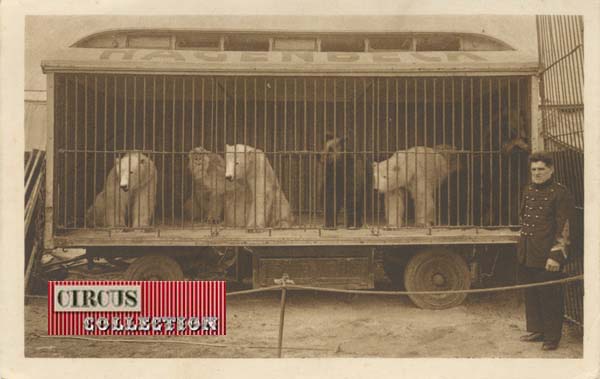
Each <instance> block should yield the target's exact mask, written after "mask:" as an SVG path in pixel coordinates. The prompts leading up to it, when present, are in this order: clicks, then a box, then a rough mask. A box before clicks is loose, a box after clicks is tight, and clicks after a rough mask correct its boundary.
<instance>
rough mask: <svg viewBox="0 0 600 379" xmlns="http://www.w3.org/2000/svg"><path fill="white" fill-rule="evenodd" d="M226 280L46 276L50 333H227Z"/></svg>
mask: <svg viewBox="0 0 600 379" xmlns="http://www.w3.org/2000/svg"><path fill="white" fill-rule="evenodd" d="M225 327H226V320H225V282H223V281H189V282H187V281H176V282H164V281H151V282H142V281H60V282H48V334H49V335H224V334H225Z"/></svg>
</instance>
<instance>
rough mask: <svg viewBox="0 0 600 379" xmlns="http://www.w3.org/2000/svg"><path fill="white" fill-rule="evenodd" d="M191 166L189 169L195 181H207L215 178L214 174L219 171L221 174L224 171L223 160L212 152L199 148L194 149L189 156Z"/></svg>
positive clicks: (189, 165)
mask: <svg viewBox="0 0 600 379" xmlns="http://www.w3.org/2000/svg"><path fill="white" fill-rule="evenodd" d="M188 158H189V164H188V169H189V170H190V173H191V174H192V178H194V180H195V181H205V180H210V179H216V178H213V177H212V176H214V175H211V174H214V173H215V172H217V171H218V170H219V169H220V170H221V172H222V171H223V169H224V165H225V164H224V163H223V158H221V157H220V156H219V155H217V154H214V153H212V152H211V151H210V150H206V149H205V148H203V147H201V146H199V147H196V148H194V149H193V150H192V151H190V152H189V154H188Z"/></svg>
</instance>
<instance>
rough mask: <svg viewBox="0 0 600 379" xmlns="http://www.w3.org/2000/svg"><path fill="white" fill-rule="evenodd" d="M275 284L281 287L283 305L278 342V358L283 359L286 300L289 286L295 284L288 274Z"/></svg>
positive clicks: (281, 305) (280, 310) (281, 307)
mask: <svg viewBox="0 0 600 379" xmlns="http://www.w3.org/2000/svg"><path fill="white" fill-rule="evenodd" d="M274 282H275V284H278V285H280V286H281V303H280V309H279V337H278V340H277V358H281V356H282V352H283V320H284V317H285V300H286V295H287V288H286V285H287V284H295V283H294V281H293V280H290V277H289V276H288V274H283V276H282V277H281V279H275V280H274Z"/></svg>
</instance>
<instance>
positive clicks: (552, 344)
mask: <svg viewBox="0 0 600 379" xmlns="http://www.w3.org/2000/svg"><path fill="white" fill-rule="evenodd" d="M556 349H558V341H544V344H543V345H542V350H556Z"/></svg>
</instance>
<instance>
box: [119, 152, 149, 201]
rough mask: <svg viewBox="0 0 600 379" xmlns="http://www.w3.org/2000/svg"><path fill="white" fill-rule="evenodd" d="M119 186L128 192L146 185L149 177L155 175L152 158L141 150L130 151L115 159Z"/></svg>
mask: <svg viewBox="0 0 600 379" xmlns="http://www.w3.org/2000/svg"><path fill="white" fill-rule="evenodd" d="M115 168H116V171H117V177H118V178H119V187H120V188H121V189H122V190H123V191H125V192H127V191H129V190H132V191H135V190H136V189H138V188H140V187H142V186H144V185H146V183H147V182H148V179H149V178H150V177H151V176H152V175H154V173H153V172H152V166H151V164H150V159H149V158H148V157H147V156H146V155H144V154H142V153H141V152H136V151H132V152H128V153H126V154H125V155H123V156H122V157H120V158H117V159H116V160H115Z"/></svg>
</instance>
